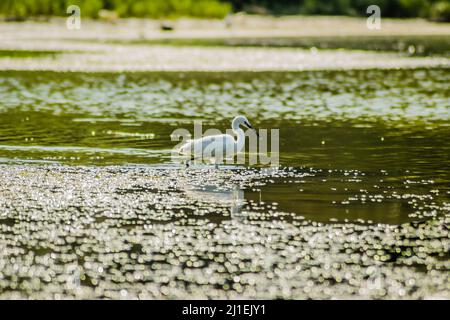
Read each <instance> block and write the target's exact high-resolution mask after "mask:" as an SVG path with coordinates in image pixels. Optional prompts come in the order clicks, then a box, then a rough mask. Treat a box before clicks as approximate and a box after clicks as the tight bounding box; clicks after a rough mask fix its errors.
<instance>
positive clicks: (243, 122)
mask: <svg viewBox="0 0 450 320" xmlns="http://www.w3.org/2000/svg"><path fill="white" fill-rule="evenodd" d="M240 125H243V126H245V127H247V128H249V129H253V127H252V125H251V124H250V122H249V121H248V119H247V118H246V117H244V116H237V117H236V118H234V119H233V122H232V127H233V129H237V128H239V126H240Z"/></svg>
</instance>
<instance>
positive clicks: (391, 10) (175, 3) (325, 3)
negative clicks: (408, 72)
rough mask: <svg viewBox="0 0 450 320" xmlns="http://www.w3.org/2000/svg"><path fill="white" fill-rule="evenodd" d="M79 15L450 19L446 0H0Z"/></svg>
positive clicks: (17, 9) (24, 8)
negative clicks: (72, 8) (377, 14)
mask: <svg viewBox="0 0 450 320" xmlns="http://www.w3.org/2000/svg"><path fill="white" fill-rule="evenodd" d="M72 4H75V5H78V6H80V8H81V11H82V15H83V16H89V17H92V18H97V17H99V13H100V10H102V9H103V10H109V11H111V13H113V14H116V15H117V16H118V17H149V18H177V17H182V16H187V17H199V18H223V17H225V16H226V15H227V14H228V13H231V12H239V11H243V12H247V13H257V14H273V15H280V14H308V15H316V14H317V15H350V16H364V15H366V8H367V7H368V6H369V5H372V4H376V5H378V6H379V7H380V8H381V14H382V16H383V17H405V18H406V17H421V18H426V19H430V20H433V21H450V0H277V1H271V0H1V1H0V15H1V16H3V17H5V18H7V19H24V18H27V17H34V16H53V15H55V16H65V15H67V14H66V8H67V7H68V6H69V5H72Z"/></svg>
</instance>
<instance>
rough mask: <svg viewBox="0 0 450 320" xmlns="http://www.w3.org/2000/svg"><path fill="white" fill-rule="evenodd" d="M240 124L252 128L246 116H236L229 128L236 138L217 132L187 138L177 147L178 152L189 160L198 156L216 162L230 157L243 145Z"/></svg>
mask: <svg viewBox="0 0 450 320" xmlns="http://www.w3.org/2000/svg"><path fill="white" fill-rule="evenodd" d="M240 125H245V126H246V127H248V128H252V126H251V125H250V122H249V121H248V120H247V118H246V117H244V116H237V117H235V118H234V119H233V121H232V123H231V129H232V130H233V133H234V134H235V135H236V136H237V138H236V139H235V138H234V136H232V135H230V134H218V135H212V136H206V137H203V138H199V139H194V140H187V142H186V143H185V144H183V145H182V146H181V147H180V148H179V149H178V152H179V153H180V154H181V155H184V156H187V157H189V159H190V160H194V159H198V158H202V159H213V160H215V161H216V163H217V161H220V160H223V159H225V158H231V157H233V156H234V155H236V154H237V153H239V152H241V151H242V150H243V149H244V146H245V133H244V130H242V129H241V128H240Z"/></svg>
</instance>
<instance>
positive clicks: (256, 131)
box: [245, 122, 259, 138]
mask: <svg viewBox="0 0 450 320" xmlns="http://www.w3.org/2000/svg"><path fill="white" fill-rule="evenodd" d="M245 126H246V127H247V128H249V129H252V130H253V131H254V132H255V133H256V136H257V137H258V138H259V133H258V130H256V129H255V128H253V127H252V125H251V124H250V123H248V122H246V123H245Z"/></svg>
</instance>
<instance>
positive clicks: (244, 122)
mask: <svg viewBox="0 0 450 320" xmlns="http://www.w3.org/2000/svg"><path fill="white" fill-rule="evenodd" d="M240 125H243V126H244V127H246V128H248V129H252V130H254V131H255V133H256V136H259V134H258V131H257V130H256V129H255V128H253V126H252V125H251V124H250V121H248V119H247V118H246V117H244V116H237V117H236V118H234V119H233V122H232V123H231V127H232V128H233V130H237V129H238V128H239V126H240Z"/></svg>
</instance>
